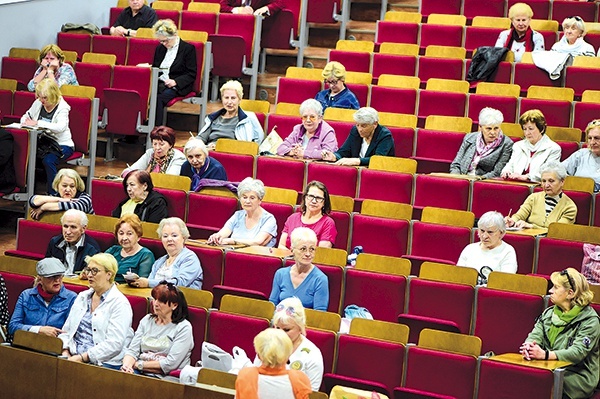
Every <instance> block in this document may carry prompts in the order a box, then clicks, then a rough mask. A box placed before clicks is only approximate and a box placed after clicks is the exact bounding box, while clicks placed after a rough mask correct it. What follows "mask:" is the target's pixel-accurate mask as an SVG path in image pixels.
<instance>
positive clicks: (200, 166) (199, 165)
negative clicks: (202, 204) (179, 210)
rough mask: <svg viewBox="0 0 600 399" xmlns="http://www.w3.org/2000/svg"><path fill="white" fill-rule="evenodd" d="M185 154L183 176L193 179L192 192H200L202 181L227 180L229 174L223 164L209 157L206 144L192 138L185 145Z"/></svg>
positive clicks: (182, 166) (182, 167)
mask: <svg viewBox="0 0 600 399" xmlns="http://www.w3.org/2000/svg"><path fill="white" fill-rule="evenodd" d="M183 153H184V154H185V156H186V157H187V161H185V162H184V163H183V165H181V172H179V173H180V175H181V176H187V177H189V178H190V179H192V185H191V187H190V190H192V191H198V189H199V188H200V180H201V179H213V180H225V181H226V180H227V172H226V171H225V168H224V167H223V165H221V162H219V161H217V160H216V159H215V158H213V157H210V156H209V155H208V148H206V144H204V142H203V141H202V140H200V139H198V138H191V139H189V140H188V142H187V143H186V144H185V147H184V148H183Z"/></svg>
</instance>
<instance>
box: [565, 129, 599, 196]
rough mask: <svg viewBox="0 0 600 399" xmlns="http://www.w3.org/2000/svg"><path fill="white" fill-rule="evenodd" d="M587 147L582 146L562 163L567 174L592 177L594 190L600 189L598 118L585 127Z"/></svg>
mask: <svg viewBox="0 0 600 399" xmlns="http://www.w3.org/2000/svg"><path fill="white" fill-rule="evenodd" d="M585 134H586V136H587V148H582V149H580V150H578V151H576V152H575V153H573V154H571V156H570V157H569V158H567V159H565V160H564V161H563V162H562V164H563V166H564V167H565V168H566V169H567V173H568V174H569V176H579V177H590V178H592V179H594V192H598V191H600V119H594V120H593V121H591V122H590V123H588V125H587V127H586V128H585Z"/></svg>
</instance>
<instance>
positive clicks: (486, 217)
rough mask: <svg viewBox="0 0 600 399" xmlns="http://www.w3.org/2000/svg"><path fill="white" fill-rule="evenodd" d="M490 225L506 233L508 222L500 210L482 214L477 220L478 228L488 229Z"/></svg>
mask: <svg viewBox="0 0 600 399" xmlns="http://www.w3.org/2000/svg"><path fill="white" fill-rule="evenodd" d="M490 227H496V228H497V229H498V230H499V231H500V232H501V233H502V234H504V233H506V223H504V216H502V214H501V213H500V212H496V211H489V212H486V213H484V214H483V215H481V217H480V218H479V221H478V222H477V228H479V229H487V228H490Z"/></svg>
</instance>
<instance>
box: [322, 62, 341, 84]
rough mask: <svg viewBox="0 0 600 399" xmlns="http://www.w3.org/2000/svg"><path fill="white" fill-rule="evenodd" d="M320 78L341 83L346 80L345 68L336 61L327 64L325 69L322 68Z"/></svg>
mask: <svg viewBox="0 0 600 399" xmlns="http://www.w3.org/2000/svg"><path fill="white" fill-rule="evenodd" d="M321 76H323V79H325V80H328V79H331V78H336V79H339V80H341V81H342V82H343V81H345V80H346V67H344V66H343V65H342V64H341V63H339V62H337V61H331V62H328V63H327V65H325V68H323V72H321Z"/></svg>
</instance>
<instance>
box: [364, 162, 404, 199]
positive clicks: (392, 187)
mask: <svg viewBox="0 0 600 399" xmlns="http://www.w3.org/2000/svg"><path fill="white" fill-rule="evenodd" d="M384 187H385V190H382V188H384ZM412 192H413V175H411V174H407V173H397V172H385V171H381V170H372V169H362V170H361V172H360V186H359V189H358V199H359V200H363V199H374V200H380V201H389V202H401V203H403V204H410V203H411V200H412Z"/></svg>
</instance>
